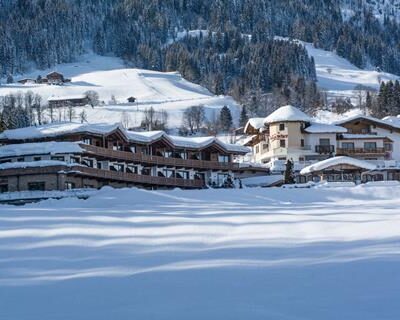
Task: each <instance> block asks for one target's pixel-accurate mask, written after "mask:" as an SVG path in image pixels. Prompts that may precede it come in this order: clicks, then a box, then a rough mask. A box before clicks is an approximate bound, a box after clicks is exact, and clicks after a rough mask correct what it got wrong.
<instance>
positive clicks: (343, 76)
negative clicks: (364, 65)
mask: <svg viewBox="0 0 400 320" xmlns="http://www.w3.org/2000/svg"><path fill="white" fill-rule="evenodd" d="M302 44H303V45H304V46H305V47H306V49H307V52H308V54H309V55H310V56H312V57H314V61H315V68H316V72H317V79H318V86H319V87H320V88H321V89H324V90H330V91H347V90H353V89H354V88H355V87H356V86H358V85H362V86H366V87H370V88H374V89H378V88H379V85H380V82H381V81H389V80H396V79H398V78H399V77H398V76H396V75H393V74H390V73H386V72H378V71H376V70H367V69H360V68H358V67H356V66H355V65H353V64H352V63H350V62H349V61H348V60H346V59H344V58H341V57H339V56H338V55H337V54H336V53H334V52H331V51H326V50H322V49H316V48H315V47H314V46H313V45H312V44H311V43H304V42H302Z"/></svg>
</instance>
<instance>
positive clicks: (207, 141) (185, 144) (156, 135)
mask: <svg viewBox="0 0 400 320" xmlns="http://www.w3.org/2000/svg"><path fill="white" fill-rule="evenodd" d="M124 133H125V134H126V136H127V137H128V139H129V140H130V141H131V142H142V143H151V142H153V141H156V140H158V139H160V138H165V139H166V140H168V141H169V143H171V144H172V145H173V146H175V147H177V148H189V149H190V148H192V149H203V148H206V147H208V146H210V145H211V144H213V143H216V144H218V145H219V146H220V147H222V148H224V149H225V150H227V151H230V152H238V153H248V152H250V149H249V148H247V147H243V146H241V145H237V144H229V143H225V142H223V141H221V140H220V139H218V138H216V137H210V136H208V137H180V136H170V135H168V134H166V133H165V132H164V131H146V132H136V131H124Z"/></svg>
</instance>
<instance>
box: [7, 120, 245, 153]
mask: <svg viewBox="0 0 400 320" xmlns="http://www.w3.org/2000/svg"><path fill="white" fill-rule="evenodd" d="M116 129H119V130H120V132H121V133H122V134H123V135H124V137H125V138H126V140H129V141H131V142H138V143H152V142H154V141H156V140H158V139H161V138H165V139H166V140H168V141H169V143H170V144H172V145H174V146H176V147H178V148H193V149H198V148H200V149H201V148H205V147H207V146H209V145H211V144H213V143H216V144H218V145H219V146H220V147H222V148H223V149H225V150H227V151H228V152H238V153H248V152H250V149H249V148H247V147H244V146H241V145H236V144H229V143H225V142H223V141H221V140H219V139H218V138H216V137H193V138H192V137H176V136H170V135H168V134H166V133H165V132H164V131H146V132H139V131H128V130H126V129H124V128H123V126H122V125H120V124H118V123H116V124H108V123H96V124H81V123H73V122H68V123H53V124H47V125H43V126H38V127H27V128H20V129H14V130H6V131H4V132H3V133H2V134H0V139H2V140H29V139H44V138H54V137H57V136H62V135H66V134H73V133H86V132H87V133H92V134H99V135H108V134H110V133H112V132H113V131H115V130H116ZM35 153H37V152H35Z"/></svg>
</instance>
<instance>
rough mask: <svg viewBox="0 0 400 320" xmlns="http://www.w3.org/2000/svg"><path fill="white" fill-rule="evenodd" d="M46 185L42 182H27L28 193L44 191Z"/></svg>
mask: <svg viewBox="0 0 400 320" xmlns="http://www.w3.org/2000/svg"><path fill="white" fill-rule="evenodd" d="M45 187H46V184H45V183H44V182H28V190H29V191H44V190H45Z"/></svg>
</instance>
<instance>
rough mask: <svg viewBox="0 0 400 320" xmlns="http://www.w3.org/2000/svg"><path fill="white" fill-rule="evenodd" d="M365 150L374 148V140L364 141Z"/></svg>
mask: <svg viewBox="0 0 400 320" xmlns="http://www.w3.org/2000/svg"><path fill="white" fill-rule="evenodd" d="M364 149H365V150H376V142H364Z"/></svg>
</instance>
